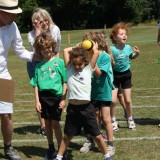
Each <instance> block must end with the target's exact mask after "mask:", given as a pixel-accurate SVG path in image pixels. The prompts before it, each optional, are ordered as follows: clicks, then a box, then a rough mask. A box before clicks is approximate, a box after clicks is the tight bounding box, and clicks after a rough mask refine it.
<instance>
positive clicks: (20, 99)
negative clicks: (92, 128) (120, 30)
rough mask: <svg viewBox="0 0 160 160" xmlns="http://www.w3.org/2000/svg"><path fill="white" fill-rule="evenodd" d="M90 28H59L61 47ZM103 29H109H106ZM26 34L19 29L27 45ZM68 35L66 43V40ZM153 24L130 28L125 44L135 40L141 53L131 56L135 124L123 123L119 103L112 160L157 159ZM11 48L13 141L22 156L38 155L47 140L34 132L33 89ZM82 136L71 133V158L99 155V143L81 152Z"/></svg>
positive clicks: (158, 90) (159, 53)
mask: <svg viewBox="0 0 160 160" xmlns="http://www.w3.org/2000/svg"><path fill="white" fill-rule="evenodd" d="M87 31H88V30H78V31H62V32H61V34H62V47H61V49H62V50H63V48H64V47H67V46H69V45H71V46H72V45H75V44H76V43H78V42H79V41H81V39H82V36H83V34H84V33H86V32H87ZM105 32H106V33H107V34H108V33H109V29H106V30H105ZM26 36H27V35H26V34H23V35H22V37H23V40H24V45H25V46H26V48H28V49H29V45H28V43H27V37H26ZM68 36H69V37H70V42H68ZM156 37H157V28H156V26H141V27H132V28H131V31H130V35H129V37H128V43H129V44H130V45H132V46H134V45H137V46H138V47H139V48H140V50H141V55H140V56H139V57H138V58H137V59H136V60H133V61H132V65H131V66H132V67H131V70H132V73H133V79H132V80H133V81H132V83H133V88H132V100H133V112H134V115H133V116H134V118H135V122H136V125H137V129H136V130H135V131H131V130H129V129H128V128H127V124H126V122H125V120H124V118H123V111H122V109H121V107H120V105H119V104H118V105H117V118H118V121H119V124H120V130H119V131H118V132H116V133H115V135H114V136H115V141H114V144H115V147H116V154H115V156H113V159H114V160H137V159H138V160H150V159H152V160H160V128H158V124H159V123H160V87H159V83H160V64H158V62H157V59H158V57H160V47H159V46H158V45H157V42H156ZM12 52H13V51H12V50H10V54H9V65H8V67H9V70H10V73H11V75H12V77H13V79H14V80H15V81H16V88H15V103H14V114H13V122H14V134H13V146H14V147H15V149H16V150H17V151H18V153H19V154H20V155H21V157H22V159H23V160H27V159H31V160H41V159H44V158H43V157H44V155H45V153H46V149H47V140H46V138H44V137H41V136H39V135H37V134H36V131H37V129H38V127H39V123H38V118H37V115H36V112H35V106H34V94H33V89H32V87H31V86H30V85H29V78H28V75H27V72H26V62H24V61H22V60H20V59H18V58H17V57H16V56H15V55H14V54H13V53H12ZM65 114H66V113H65V112H63V115H62V128H63V124H64V123H63V122H64V120H65ZM83 141H84V137H83V136H81V137H75V138H74V139H73V141H72V143H71V144H70V146H69V148H68V151H69V160H93V159H96V160H102V159H103V156H102V155H101V153H100V152H99V151H98V149H97V148H95V149H94V150H92V151H91V152H89V153H87V154H80V153H79V149H80V147H81V146H82V144H83ZM0 159H4V157H3V140H2V135H1V133H0Z"/></svg>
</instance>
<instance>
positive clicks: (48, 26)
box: [27, 8, 61, 136]
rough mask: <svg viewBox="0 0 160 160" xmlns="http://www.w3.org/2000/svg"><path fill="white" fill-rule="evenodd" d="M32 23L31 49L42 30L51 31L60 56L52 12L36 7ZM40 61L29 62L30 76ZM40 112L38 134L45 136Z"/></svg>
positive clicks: (55, 51)
mask: <svg viewBox="0 0 160 160" xmlns="http://www.w3.org/2000/svg"><path fill="white" fill-rule="evenodd" d="M31 19H32V25H33V30H32V31H30V32H29V33H28V42H29V43H30V47H31V50H32V51H33V50H34V49H33V44H34V41H35V38H36V37H37V36H38V35H39V34H40V33H41V32H42V31H49V32H50V33H51V35H52V38H53V39H54V40H55V41H56V48H55V50H54V54H56V55H57V57H59V51H60V44H61V34H60V29H59V27H58V26H57V25H56V24H54V22H53V20H52V18H51V16H50V14H49V13H48V12H47V11H46V10H45V9H43V8H36V9H34V11H33V14H32V18H31ZM37 63H38V61H32V62H27V71H28V75H29V78H30V79H31V78H32V77H33V75H34V72H35V66H36V65H37ZM37 113H38V118H39V122H40V129H39V130H38V131H37V132H38V134H40V135H42V136H45V122H44V119H43V118H41V114H40V113H39V112H37Z"/></svg>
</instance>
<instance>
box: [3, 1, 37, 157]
mask: <svg viewBox="0 0 160 160" xmlns="http://www.w3.org/2000/svg"><path fill="white" fill-rule="evenodd" d="M21 12H22V10H21V8H19V7H18V0H0V78H1V79H7V80H10V79H12V78H11V76H10V74H9V71H8V69H7V62H8V50H9V47H10V46H11V47H12V48H13V49H14V52H15V53H16V55H17V56H18V57H20V58H21V59H24V60H26V61H31V60H32V58H33V54H34V53H33V52H28V51H27V50H26V49H25V48H24V47H23V45H22V38H21V36H20V32H19V30H18V27H17V25H16V23H15V22H14V20H15V18H16V14H18V13H21ZM0 93H2V92H1V89H0ZM12 113H13V103H9V102H6V101H5V102H4V101H3V99H0V117H1V131H2V136H3V140H4V153H5V158H7V159H10V160H21V158H20V156H18V155H17V154H16V153H15V151H14V149H13V147H12V145H11V140H12V133H13V124H12V118H11V114H12Z"/></svg>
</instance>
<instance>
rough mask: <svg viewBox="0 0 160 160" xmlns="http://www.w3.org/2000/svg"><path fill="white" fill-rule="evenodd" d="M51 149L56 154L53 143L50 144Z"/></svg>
mask: <svg viewBox="0 0 160 160" xmlns="http://www.w3.org/2000/svg"><path fill="white" fill-rule="evenodd" d="M49 149H52V150H53V151H54V152H55V151H56V150H55V147H54V144H53V143H52V144H49Z"/></svg>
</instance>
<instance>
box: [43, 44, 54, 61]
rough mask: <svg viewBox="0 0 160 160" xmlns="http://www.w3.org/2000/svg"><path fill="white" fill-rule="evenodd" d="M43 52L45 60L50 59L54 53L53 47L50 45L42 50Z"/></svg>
mask: <svg viewBox="0 0 160 160" xmlns="http://www.w3.org/2000/svg"><path fill="white" fill-rule="evenodd" d="M41 54H42V56H43V57H44V60H49V59H50V58H51V57H52V55H53V50H52V47H48V48H45V49H43V50H42V51H41Z"/></svg>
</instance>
